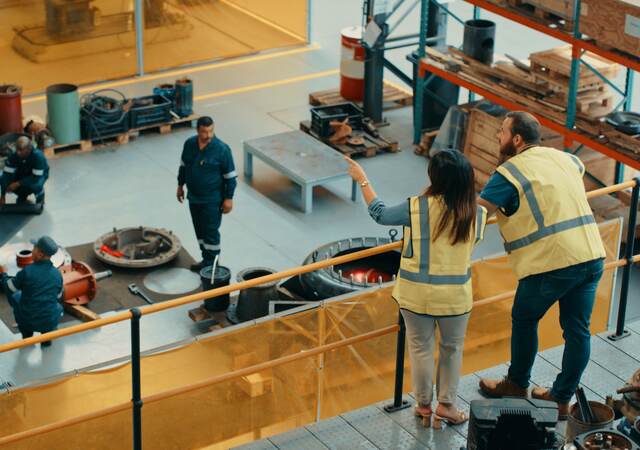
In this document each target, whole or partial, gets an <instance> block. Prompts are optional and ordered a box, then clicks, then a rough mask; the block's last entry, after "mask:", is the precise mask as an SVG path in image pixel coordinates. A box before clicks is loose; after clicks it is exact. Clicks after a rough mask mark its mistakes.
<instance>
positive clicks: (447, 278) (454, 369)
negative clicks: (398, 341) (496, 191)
mask: <svg viewBox="0 0 640 450" xmlns="http://www.w3.org/2000/svg"><path fill="white" fill-rule="evenodd" d="M347 161H348V162H349V164H350V168H349V174H350V175H351V177H352V178H353V179H354V180H355V181H357V182H358V183H359V184H360V186H361V187H362V194H363V196H364V199H365V201H366V203H367V205H368V206H369V214H370V215H371V217H372V218H373V219H374V220H375V221H376V222H378V223H379V224H381V225H403V226H404V242H403V246H402V258H401V261H400V270H399V272H398V277H397V281H396V285H395V287H394V289H393V294H392V295H393V298H394V299H395V300H396V301H397V302H398V305H399V307H400V312H401V314H402V317H403V318H404V321H405V323H406V326H407V340H408V343H409V357H410V360H411V381H412V386H413V389H414V391H415V398H416V400H417V401H418V405H417V406H416V410H415V414H416V416H419V417H420V416H421V417H422V422H423V425H424V426H425V427H429V426H430V424H431V416H432V415H434V422H433V427H434V428H440V427H441V423H442V422H443V421H445V422H447V423H449V424H452V425H459V424H462V423H464V422H466V421H467V419H468V418H467V415H466V414H465V413H464V412H463V411H460V410H459V409H458V408H456V393H457V390H458V383H459V381H460V370H461V367H462V350H463V346H464V336H465V334H466V330H467V322H468V321H469V315H470V313H471V307H472V303H473V296H472V289H471V254H472V251H473V248H474V245H475V244H476V243H477V242H479V241H480V240H481V239H482V238H483V234H484V228H485V225H486V220H487V211H486V210H485V209H484V208H483V207H482V206H477V205H476V193H475V190H474V176H473V168H472V167H471V164H470V163H469V161H467V160H466V159H465V157H464V156H463V155H462V154H461V153H460V152H458V151H449V150H447V151H442V152H440V153H437V154H435V155H434V156H433V158H432V159H431V163H430V164H429V169H428V175H429V178H430V180H431V186H429V187H428V188H427V189H426V190H425V191H424V192H423V193H422V194H420V195H417V196H415V197H411V198H409V200H408V202H403V203H401V204H399V205H396V206H388V207H387V206H386V205H385V204H384V203H383V202H382V201H381V200H379V199H378V198H377V197H376V193H375V192H374V190H373V187H372V186H371V183H370V182H369V181H368V180H367V175H366V173H365V172H364V170H362V167H360V165H359V164H357V163H356V162H354V161H352V160H350V159H348V158H347ZM436 329H437V330H438V331H439V334H440V344H439V354H440V356H439V358H438V367H437V374H436V392H437V401H438V406H437V408H436V410H435V414H434V412H433V411H432V409H431V402H432V400H433V380H434V376H433V374H434V365H435V364H434V347H435V342H436V338H435V334H436Z"/></svg>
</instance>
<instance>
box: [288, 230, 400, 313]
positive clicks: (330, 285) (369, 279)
mask: <svg viewBox="0 0 640 450" xmlns="http://www.w3.org/2000/svg"><path fill="white" fill-rule="evenodd" d="M394 236H395V235H394ZM390 242H391V239H389V238H383V237H360V238H351V239H341V240H339V241H334V242H330V243H328V244H325V245H323V246H321V247H318V248H317V249H316V250H314V251H313V252H312V253H311V254H310V255H309V256H307V257H306V259H305V260H304V262H303V264H311V263H314V262H316V261H322V260H324V259H329V258H333V257H336V256H342V255H346V254H349V253H354V252H357V251H361V250H366V249H368V248H372V247H377V246H379V245H383V244H388V243H390ZM399 267H400V252H398V251H391V252H387V253H383V254H380V255H375V256H370V257H368V258H364V259H360V260H357V261H352V262H349V263H345V264H340V265H337V266H331V267H326V268H324V269H320V270H316V271H314V272H309V273H303V274H301V275H299V280H300V284H301V285H302V287H303V289H304V291H305V294H306V296H307V298H308V299H309V300H324V299H326V298H330V297H335V296H338V295H342V294H347V293H350V292H354V291H357V290H360V289H365V288H367V287H370V286H372V285H374V284H378V283H384V282H388V281H392V280H393V279H395V275H396V273H397V271H398V268H399Z"/></svg>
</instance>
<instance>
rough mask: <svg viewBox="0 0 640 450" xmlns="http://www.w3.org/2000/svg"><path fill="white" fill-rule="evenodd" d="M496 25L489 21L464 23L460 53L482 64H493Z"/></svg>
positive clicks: (480, 20) (481, 20) (479, 20)
mask: <svg viewBox="0 0 640 450" xmlns="http://www.w3.org/2000/svg"><path fill="white" fill-rule="evenodd" d="M495 39H496V24H495V23H494V22H492V21H490V20H484V19H474V20H467V21H466V22H465V23H464V38H463V41H462V52H463V53H464V54H465V55H467V56H470V57H471V58H473V59H475V60H477V61H480V62H481V63H484V64H489V65H490V64H492V63H493V48H494V45H495Z"/></svg>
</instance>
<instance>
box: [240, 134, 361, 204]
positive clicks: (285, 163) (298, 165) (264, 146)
mask: <svg viewBox="0 0 640 450" xmlns="http://www.w3.org/2000/svg"><path fill="white" fill-rule="evenodd" d="M243 149H244V175H245V177H247V178H251V177H252V176H253V157H254V156H255V157H257V158H259V159H261V160H262V161H264V162H265V163H267V164H268V165H270V166H271V167H273V168H274V169H276V170H277V171H278V172H280V173H281V174H283V175H285V176H286V177H288V178H289V179H290V180H292V181H293V182H294V183H296V184H298V185H300V187H301V188H302V207H303V208H302V209H303V211H304V212H305V214H308V213H310V212H311V211H312V209H313V187H314V186H319V185H322V184H325V183H327V182H329V181H333V180H336V179H339V178H345V177H347V178H349V172H348V169H349V167H348V164H347V162H346V161H345V160H344V157H343V156H342V154H341V153H339V152H338V151H336V150H334V149H333V148H331V147H329V146H328V145H326V144H323V143H322V142H320V141H318V140H317V139H315V138H313V137H311V136H309V135H308V134H306V133H304V132H302V131H299V130H296V131H289V132H286V133H280V134H274V135H272V136H265V137H262V138H259V139H252V140H249V141H245V142H244V145H243ZM351 200H353V201H354V202H356V201H357V200H358V183H356V182H355V181H352V183H351Z"/></svg>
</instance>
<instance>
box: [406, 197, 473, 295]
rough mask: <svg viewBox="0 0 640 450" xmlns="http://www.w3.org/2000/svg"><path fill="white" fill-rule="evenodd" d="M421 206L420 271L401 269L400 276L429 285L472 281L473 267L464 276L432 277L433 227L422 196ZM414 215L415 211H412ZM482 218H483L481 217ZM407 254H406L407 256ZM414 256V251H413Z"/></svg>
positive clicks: (425, 199) (426, 203) (420, 198)
mask: <svg viewBox="0 0 640 450" xmlns="http://www.w3.org/2000/svg"><path fill="white" fill-rule="evenodd" d="M418 201H419V204H420V262H419V265H418V267H419V271H418V272H417V273H416V272H409V271H407V270H405V269H402V268H400V271H399V275H400V277H401V278H404V279H405V280H408V281H413V282H415V283H427V284H465V283H466V282H467V281H469V280H470V279H471V267H469V269H468V270H467V273H466V274H464V275H432V274H430V273H429V254H430V247H431V227H430V226H429V202H428V199H427V197H426V196H424V195H421V196H420V197H419V199H418ZM478 211H479V214H482V212H481V209H480V208H478ZM411 214H413V211H411ZM480 218H482V216H480ZM480 224H481V222H477V223H476V227H477V228H478V229H479V230H480V228H481V226H480ZM479 233H480V231H478V232H476V236H477V237H478V238H479ZM412 245H413V242H410V243H409V245H408V246H407V250H408V249H409V248H410V247H411V246H412ZM406 253H407V252H405V254H406ZM411 254H412V255H413V251H411Z"/></svg>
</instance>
